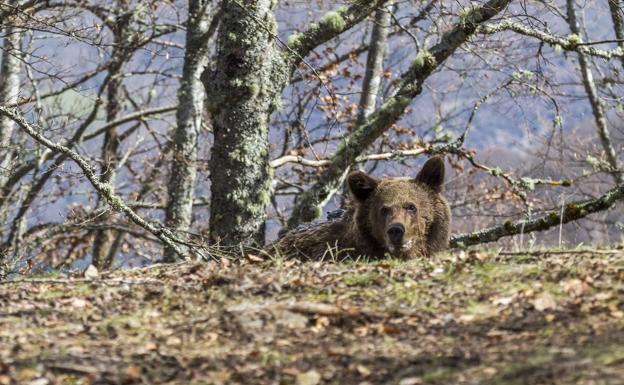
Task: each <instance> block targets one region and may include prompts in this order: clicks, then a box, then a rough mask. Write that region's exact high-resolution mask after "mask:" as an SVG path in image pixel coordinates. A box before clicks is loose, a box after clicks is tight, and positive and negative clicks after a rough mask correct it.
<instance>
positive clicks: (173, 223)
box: [164, 0, 210, 262]
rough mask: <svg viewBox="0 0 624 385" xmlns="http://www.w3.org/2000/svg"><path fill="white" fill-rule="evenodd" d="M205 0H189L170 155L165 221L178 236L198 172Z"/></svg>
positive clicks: (170, 256) (170, 254)
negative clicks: (175, 124)
mask: <svg viewBox="0 0 624 385" xmlns="http://www.w3.org/2000/svg"><path fill="white" fill-rule="evenodd" d="M207 3H208V2H207V1H205V0H190V1H189V17H188V21H187V23H186V52H185V55H184V66H183V69H182V80H181V81H180V89H179V90H178V110H177V114H176V120H177V126H176V129H175V132H174V134H173V159H172V164H171V175H170V179H169V201H168V204H167V211H166V218H165V225H166V226H167V227H168V228H169V229H170V230H171V231H173V232H174V233H175V234H176V235H177V236H178V237H180V238H181V239H185V238H186V236H185V235H186V234H185V232H186V231H188V229H189V227H190V225H191V217H192V210H193V197H194V188H195V177H196V175H197V164H196V162H197V138H198V136H199V132H200V128H201V122H202V120H201V119H202V107H203V100H204V87H203V85H202V83H201V80H200V76H201V73H202V71H203V70H204V66H205V65H206V62H207V60H206V59H207V55H206V48H207V43H208V41H209V37H210V33H207V32H208V29H209V23H208V15H207V13H208V12H207V10H206V5H207ZM182 249H183V248H182ZM183 250H184V249H183ZM185 251H186V250H185ZM176 258H177V254H176V253H175V252H174V250H172V249H171V248H166V249H165V258H164V259H165V261H168V262H172V261H174V260H175V259H176Z"/></svg>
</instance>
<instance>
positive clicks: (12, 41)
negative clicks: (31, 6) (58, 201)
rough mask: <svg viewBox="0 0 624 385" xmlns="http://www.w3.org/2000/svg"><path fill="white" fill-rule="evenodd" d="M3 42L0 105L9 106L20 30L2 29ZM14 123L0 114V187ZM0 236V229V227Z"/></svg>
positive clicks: (0, 217)
mask: <svg viewBox="0 0 624 385" xmlns="http://www.w3.org/2000/svg"><path fill="white" fill-rule="evenodd" d="M2 32H3V36H4V44H3V51H2V62H1V63H0V105H3V106H10V105H13V104H15V103H16V102H17V96H18V94H19V90H20V60H19V55H20V48H21V42H22V34H21V32H18V31H16V29H15V28H13V27H6V28H4V29H3V30H2ZM14 126H15V123H14V122H13V121H12V120H11V119H10V118H8V117H7V116H2V115H0V188H3V190H4V187H5V185H6V184H7V181H8V179H9V175H10V174H11V169H12V166H11V163H12V161H13V156H14V153H13V150H12V149H11V136H12V135H13V129H14ZM6 220H7V212H6V210H1V211H0V223H2V224H4V223H6ZM0 238H2V230H1V228H0Z"/></svg>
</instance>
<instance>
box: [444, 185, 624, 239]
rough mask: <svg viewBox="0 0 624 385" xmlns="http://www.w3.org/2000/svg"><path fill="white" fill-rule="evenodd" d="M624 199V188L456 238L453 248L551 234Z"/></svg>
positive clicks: (456, 236)
mask: <svg viewBox="0 0 624 385" xmlns="http://www.w3.org/2000/svg"><path fill="white" fill-rule="evenodd" d="M623 198H624V184H622V185H619V186H617V187H615V188H613V189H611V190H609V191H608V192H606V193H605V194H604V195H601V196H600V197H598V198H596V199H592V200H589V201H585V202H571V203H568V204H567V205H565V207H564V208H563V209H562V210H559V209H557V210H552V211H547V212H546V213H545V214H544V215H542V216H540V217H538V218H535V219H529V220H521V221H517V222H512V221H507V222H505V223H503V224H500V225H497V226H494V227H490V228H487V229H483V230H479V231H475V232H473V233H467V234H459V235H454V236H452V237H451V241H450V246H451V247H466V246H472V245H477V244H480V243H488V242H494V241H497V240H499V239H500V238H503V237H508V236H511V235H517V234H520V233H532V232H534V231H544V230H548V229H550V228H551V227H556V226H560V225H561V224H563V223H568V222H572V221H575V220H578V219H581V218H585V217H586V216H588V215H590V214H594V213H597V212H600V211H605V210H608V209H610V208H611V207H613V205H614V204H615V203H616V202H618V201H620V200H622V199H623Z"/></svg>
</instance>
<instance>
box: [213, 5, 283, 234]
mask: <svg viewBox="0 0 624 385" xmlns="http://www.w3.org/2000/svg"><path fill="white" fill-rule="evenodd" d="M275 3H276V2H275V1H271V0H253V1H252V0H250V1H246V2H245V6H244V8H242V6H241V5H240V3H238V2H237V1H230V0H225V1H223V3H222V7H223V8H222V16H221V25H220V28H219V34H218V42H217V44H218V53H217V63H216V67H215V68H216V69H215V71H214V72H212V73H211V74H209V73H205V74H204V85H205V87H206V93H207V96H208V108H209V110H210V112H211V114H212V116H213V129H214V146H213V149H212V156H211V159H210V175H211V194H212V195H211V204H210V209H211V211H210V237H211V240H212V241H213V242H214V243H215V244H217V245H221V246H235V245H239V244H240V245H241V246H253V245H262V244H263V243H264V222H265V219H266V212H265V209H266V207H267V205H268V203H269V202H270V197H271V167H270V166H269V135H268V133H269V129H268V121H269V116H270V114H271V112H272V111H273V109H274V104H275V101H276V100H277V98H279V96H280V91H281V86H282V85H283V84H285V81H284V77H285V76H286V75H285V74H286V72H287V68H284V65H283V63H284V61H283V58H282V56H281V52H280V51H279V49H278V48H277V47H276V46H275V43H274V37H273V34H272V33H271V32H269V31H276V29H277V26H276V23H275V19H274V17H273V13H272V8H273V7H274V5H275Z"/></svg>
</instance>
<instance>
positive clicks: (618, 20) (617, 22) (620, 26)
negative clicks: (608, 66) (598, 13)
mask: <svg viewBox="0 0 624 385" xmlns="http://www.w3.org/2000/svg"><path fill="white" fill-rule="evenodd" d="M620 3H621V0H609V11H610V12H611V19H612V20H613V29H614V30H615V38H616V39H617V40H618V43H617V44H618V47H620V48H621V49H623V50H624V18H622V8H621V4H620ZM622 66H624V58H622Z"/></svg>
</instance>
